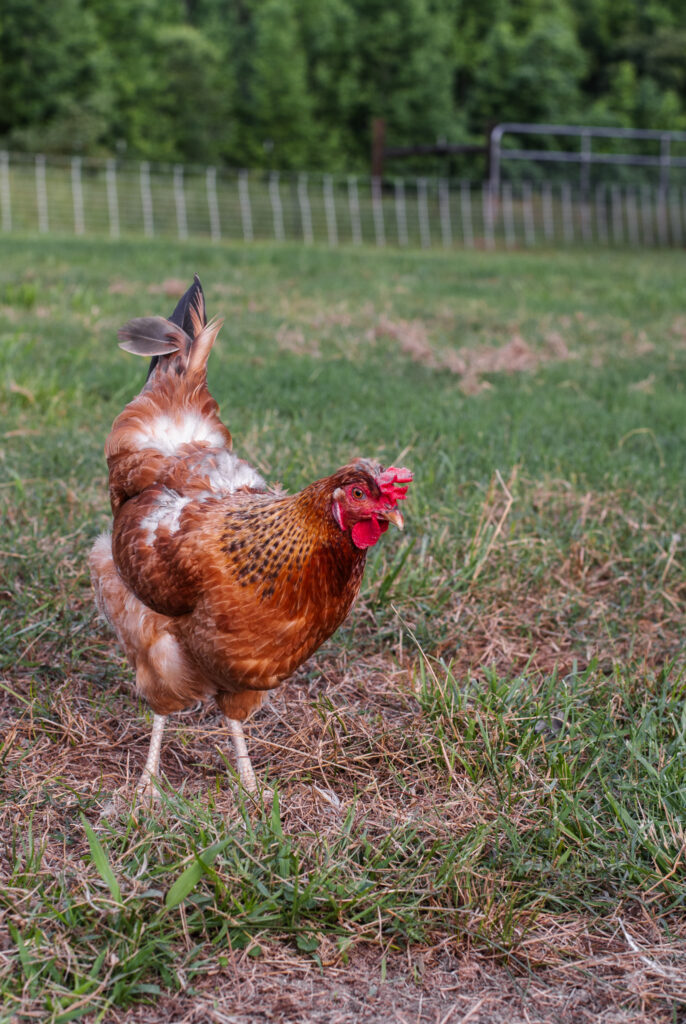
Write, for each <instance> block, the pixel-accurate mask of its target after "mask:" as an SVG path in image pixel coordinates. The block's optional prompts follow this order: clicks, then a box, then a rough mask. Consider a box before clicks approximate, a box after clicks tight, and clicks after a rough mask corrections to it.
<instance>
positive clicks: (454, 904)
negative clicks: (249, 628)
mask: <svg viewBox="0 0 686 1024" xmlns="http://www.w3.org/2000/svg"><path fill="white" fill-rule="evenodd" d="M2 249H3V260H2V271H1V272H0V346H1V348H2V354H3V360H2V365H3V367H4V369H3V371H2V372H3V379H2V385H3V386H2V391H1V392H0V503H1V509H2V517H3V520H2V534H1V536H2V540H1V542H0V558H1V559H2V563H1V572H2V575H1V577H0V637H1V641H0V670H1V671H2V683H1V689H0V716H1V718H2V723H3V730H2V745H1V747H0V765H1V769H0V778H1V779H2V789H3V807H2V812H1V814H0V832H1V835H2V843H1V844H0V857H1V858H2V872H3V879H4V882H3V886H2V889H1V891H0V991H2V994H3V1002H2V1005H3V1009H0V1021H8V1022H9V1021H14V1020H25V1019H26V1020H30V1019H38V1020H49V1021H54V1022H59V1021H68V1020H76V1019H85V1018H88V1019H92V1020H106V1021H122V1020H127V1021H129V1020H145V1021H148V1022H149V1021H156V1020H160V1021H162V1020H169V1019H174V1020H189V1021H190V1020H193V1019H208V1020H217V1021H223V1020H226V1019H229V1018H230V1019H232V1020H240V1021H243V1020H245V1021H248V1020H254V1019H256V1017H255V1013H256V1012H257V1011H256V1009H255V1007H256V1006H257V1005H259V1006H260V1008H261V1009H260V1011H259V1012H260V1013H262V1014H263V1016H262V1017H261V1018H259V1019H264V1020H272V1019H274V1020H277V1019H297V1020H301V1019H308V1020H330V1019H331V1016H330V1013H331V1007H332V1006H333V1007H335V1008H336V1012H337V1013H338V1014H339V1017H338V1018H337V1019H340V1020H341V1021H347V1020H354V1019H364V1020H370V1021H377V1020H393V1019H398V1020H402V1019H407V1020H409V1019H417V1020H427V1021H434V1020H442V1019H444V1018H445V1019H446V1020H447V1019H448V1017H446V1013H448V1012H450V1013H455V1018H454V1019H460V1017H462V1018H464V1016H465V1014H467V1015H468V1016H469V1019H470V1020H472V1021H479V1020H483V1021H498V1020H508V1021H511V1020H515V1019H516V1020H519V1019H522V1020H526V1019H532V1018H533V1019H549V1018H550V1015H551V1014H552V1015H554V1016H556V1017H558V1018H559V1020H561V1021H570V1022H571V1021H574V1022H576V1021H579V1020H584V1019H586V1018H587V1017H588V1019H596V1020H597V1019H601V1020H607V1021H610V1020H612V1021H614V1020H617V1021H619V1020H636V1021H638V1020H651V1021H676V1020H678V1019H680V1015H682V1014H683V1012H684V1010H683V1008H684V1005H686V1004H685V1003H684V992H685V991H686V956H685V953H684V939H685V938H686V932H685V930H684V897H685V890H686V886H685V881H686V878H685V872H684V852H685V835H684V821H685V820H686V805H685V800H686V797H685V794H686V742H685V733H686V717H685V713H684V690H685V688H686V682H685V679H684V671H683V670H684V657H683V640H682V637H683V627H684V599H685V596H686V575H685V572H684V564H683V563H684V542H683V537H682V530H683V508H684V497H685V495H684V480H685V479H686V475H685V473H684V469H685V465H684V462H685V454H684V453H685V452H686V419H685V417H684V414H683V409H684V381H685V376H684V370H685V369H686V314H685V312H684V311H685V310H686V283H685V282H684V279H683V273H682V266H681V263H682V261H681V257H680V254H678V253H668V252H667V253H650V254H648V253H641V254H639V253H629V252H620V251H616V252H608V253H604V254H600V255H599V254H596V255H594V256H591V255H588V254H585V253H583V252H576V253H572V252H567V253H564V254H561V253H552V252H549V253H529V254H523V253H509V254H492V253H491V254H487V253H483V252H473V253H469V254H465V253H451V254H443V253H435V252H434V253H422V254H419V253H409V252H408V253H384V252H381V253H380V252H372V251H370V250H364V249H363V250H355V251H350V250H348V251H345V250H341V251H339V252H330V251H324V250H318V249H307V248H297V247H289V246H281V247H279V246H262V245H255V246H251V247H242V248H241V247H227V246H213V247H209V246H206V247H202V248H200V247H196V246H193V245H190V244H186V245H169V244H164V245H162V244H161V243H153V242H148V243H143V242H140V243H132V242H123V241H122V242H116V243H115V242H110V243H103V242H99V243H96V242H94V241H85V240H47V239H43V240H41V241H40V242H37V241H35V240H33V239H30V238H14V239H11V240H4V241H3V243H2ZM194 271H197V272H198V273H199V274H200V276H201V278H202V280H203V283H204V285H205V288H206V293H207V300H208V308H209V311H210V313H212V314H214V313H219V314H221V315H224V316H225V317H226V323H225V326H224V328H223V331H222V334H221V336H220V342H219V345H218V347H217V350H216V352H215V353H214V354H213V357H212V363H211V370H210V384H211V388H212V390H213V393H214V394H215V396H216V397H217V399H218V400H219V402H220V405H221V407H222V410H223V413H224V417H225V419H226V421H227V422H228V424H229V426H230V427H231V430H232V432H233V433H234V438H235V442H236V445H237V448H238V450H239V451H240V452H241V453H242V454H245V455H246V456H247V457H248V458H250V459H251V460H252V461H253V462H254V463H255V464H256V465H257V466H258V467H259V468H260V470H262V471H263V472H264V473H266V474H267V475H268V476H269V478H270V479H272V480H280V481H282V483H283V484H284V485H285V486H286V487H288V488H289V489H297V488H299V487H300V486H302V485H303V484H305V483H306V482H308V481H310V480H312V479H313V478H315V477H317V476H321V475H324V474H327V473H328V472H330V471H331V470H332V469H334V468H335V467H336V466H337V465H340V464H342V463H343V462H345V461H347V460H348V459H349V458H350V456H351V455H352V454H358V453H360V454H366V455H369V456H377V457H379V458H380V459H382V460H385V461H387V462H390V461H391V460H398V459H400V458H402V462H403V463H404V464H407V465H409V466H411V467H412V468H413V469H414V470H415V473H416V483H415V484H414V485H413V493H412V498H411V501H410V502H408V509H407V515H406V520H407V530H406V533H405V534H404V535H402V536H400V535H395V536H393V537H391V536H390V535H387V536H386V537H385V538H384V541H383V544H381V545H379V546H378V548H377V549H374V551H373V553H372V555H371V558H370V560H369V563H368V568H367V572H366V576H365V582H364V585H363V592H362V595H361V599H360V601H359V602H358V605H357V606H356V608H355V610H354V611H353V613H352V615H351V617H350V618H349V620H348V622H347V623H346V624H345V625H344V626H343V627H342V629H341V630H340V631H339V633H338V634H337V635H336V636H335V637H334V638H333V639H332V640H331V641H330V642H329V643H328V644H326V645H325V647H324V648H322V650H321V651H320V652H319V653H318V654H317V655H316V657H315V658H314V659H313V660H312V661H311V662H310V663H308V664H307V665H306V666H304V667H303V668H302V669H301V670H300V671H299V672H298V673H297V675H296V678H295V679H294V680H293V681H291V682H289V683H288V684H287V685H285V686H284V687H282V688H281V690H280V691H278V692H277V694H275V696H274V698H273V700H272V701H271V702H270V705H269V706H268V707H267V708H265V709H264V710H263V711H261V712H260V713H259V714H258V715H257V716H256V717H255V718H254V719H253V720H252V721H251V723H250V725H249V727H248V732H249V737H248V743H249V747H250V750H251V753H252V754H253V757H254V763H255V766H256V769H257V771H258V774H259V776H260V779H262V780H264V782H265V784H268V785H269V786H270V787H272V789H273V790H274V792H275V797H274V800H273V802H272V803H269V804H268V805H267V806H266V807H264V808H263V807H260V806H258V807H255V806H253V805H252V804H251V803H250V802H247V803H246V802H245V801H243V800H242V798H241V797H240V796H239V795H238V794H237V792H236V787H235V775H234V772H233V761H232V754H231V750H230V744H229V743H228V741H227V738H226V735H225V731H224V729H223V728H222V723H221V721H220V720H219V717H218V715H217V714H216V712H214V711H213V709H211V708H208V709H205V710H203V711H200V712H196V713H193V714H189V715H180V716H178V717H177V718H176V719H175V721H174V724H173V725H172V727H171V728H170V729H169V735H168V737H167V739H166V741H165V745H164V747H163V755H162V759H163V760H162V764H163V769H164V772H165V779H164V780H163V784H162V806H161V808H160V810H159V811H158V812H155V813H149V812H146V811H145V810H144V809H142V808H137V807H135V806H134V805H133V800H132V784H133V780H134V779H135V777H136V775H137V772H138V771H139V769H140V766H141V764H142V762H143V760H144V757H145V747H146V744H147V737H148V729H149V714H148V713H147V712H146V711H145V709H144V707H142V706H141V705H140V703H139V702H138V701H137V699H136V697H135V695H134V694H133V693H132V691H131V689H130V686H129V684H130V680H131V674H130V671H129V670H128V668H127V667H126V666H125V663H124V661H123V658H122V654H121V652H120V651H119V650H118V648H117V646H116V644H115V643H114V641H113V639H112V637H111V635H110V634H109V632H108V631H107V629H106V628H105V627H104V626H103V625H102V623H100V622H99V621H98V620H97V619H96V618H95V616H94V613H93V608H92V600H91V595H90V590H89V583H88V580H87V576H86V571H85V557H86V553H87V550H88V546H89V543H90V542H91V539H92V538H93V537H94V536H95V535H96V534H97V532H98V531H99V530H101V529H103V528H104V527H105V526H106V525H107V522H108V508H107V481H106V471H105V470H106V467H105V465H104V460H103V456H102V445H103V442H104V438H105V435H106V433H107V431H108V429H109V425H110V423H111V421H112V419H113V418H114V416H115V415H116V414H117V412H118V411H119V410H120V409H121V407H122V406H123V404H124V403H125V402H126V401H127V400H128V399H129V397H131V396H132V394H133V393H134V392H135V390H136V389H137V388H138V386H139V385H140V382H141V380H142V376H143V372H144V371H143V366H142V364H140V363H137V362H135V361H134V360H133V359H132V358H131V357H128V356H125V355H124V354H122V353H121V352H120V351H119V350H118V349H117V347H116V344H115V340H114V338H115V332H116V328H117V327H118V326H119V325H120V324H121V323H122V322H123V321H125V320H126V319H128V318H130V317H131V316H135V315H140V314H143V313H156V312H161V313H168V312H169V311H170V310H171V308H172V307H173V304H174V302H175V296H176V295H177V294H178V292H179V289H180V288H182V287H185V285H186V283H187V282H188V281H189V280H190V277H191V274H192V273H193V272H194ZM312 784H314V785H315V786H319V787H328V788H331V789H333V790H334V791H335V792H336V793H337V794H338V796H339V797H340V799H341V803H342V809H341V810H340V812H338V811H336V810H335V809H333V808H331V807H330V806H329V805H327V804H325V803H322V802H320V801H319V800H318V799H317V798H316V791H315V790H314V789H313V788H312ZM113 795H114V798H115V806H116V808H117V810H116V812H115V813H113V812H111V811H110V813H109V814H103V809H105V808H107V806H108V804H109V805H111V804H112V799H113ZM362 989H364V992H365V993H366V995H365V996H364V999H363V1002H362V1003H360V1002H359V1000H360V998H361V997H360V991H361V990H362ZM289 1000H290V1002H289ZM451 1008H452V1009H451ZM589 1008H591V1009H589ZM327 1013H328V1014H329V1016H327ZM194 1014H195V1015H199V1016H194ZM396 1014H399V1016H396ZM517 1014H519V1016H516V1015H517ZM589 1014H590V1016H589ZM279 1015H280V1016H279ZM546 1015H547V1016H546Z"/></svg>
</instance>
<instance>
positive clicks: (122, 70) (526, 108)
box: [0, 0, 686, 171]
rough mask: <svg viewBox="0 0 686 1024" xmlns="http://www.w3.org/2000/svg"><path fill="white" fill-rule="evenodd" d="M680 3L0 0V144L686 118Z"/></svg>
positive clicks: (265, 150)
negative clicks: (382, 124) (378, 122)
mask: <svg viewBox="0 0 686 1024" xmlns="http://www.w3.org/2000/svg"><path fill="white" fill-rule="evenodd" d="M684 53H686V5H685V4H684V3H683V0H650V2H645V0H52V2H47V3H46V0H3V3H2V7H1V9H0V97H2V102H1V103H0V143H1V144H2V146H3V147H5V148H10V149H19V150H27V151H40V152H48V153H50V152H53V153H57V152H59V153H77V154H82V155H92V156H111V155H114V156H121V157H130V158H143V159H149V160H154V161H164V162H166V161H172V162H178V161H181V162H185V163H198V164H206V163H217V164H226V165H231V166H252V167H274V168H283V169H288V168H311V169H325V170H329V171H337V170H355V169H357V170H360V171H364V170H368V168H369V150H370V128H371V122H372V119H373V118H375V117H383V118H384V119H385V121H386V124H387V141H388V143H389V144H391V145H408V144H412V143H427V142H428V143H431V142H435V141H436V140H437V139H444V140H448V141H450V142H474V141H482V140H483V137H484V133H485V131H486V130H487V128H488V127H489V126H490V125H492V124H495V123H496V122H498V121H506V120H507V121H513V120H526V121H539V122H540V121H548V122H564V123H577V124H580V123H583V124H597V125H613V126H614V125H619V126H623V127H641V128H656V127H657V128H662V129H684V128H686V61H684V59H683V55H684Z"/></svg>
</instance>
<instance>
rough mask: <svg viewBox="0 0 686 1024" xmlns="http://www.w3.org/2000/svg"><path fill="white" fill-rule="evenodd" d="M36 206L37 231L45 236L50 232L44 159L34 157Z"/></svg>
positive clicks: (39, 156) (42, 157) (41, 156)
mask: <svg viewBox="0 0 686 1024" xmlns="http://www.w3.org/2000/svg"><path fill="white" fill-rule="evenodd" d="M36 206H37V208H38V230H39V231H40V232H41V234H45V233H46V232H47V231H49V230H50V223H49V221H48V188H47V184H46V181H45V157H44V156H43V155H42V154H41V153H38V154H37V155H36Z"/></svg>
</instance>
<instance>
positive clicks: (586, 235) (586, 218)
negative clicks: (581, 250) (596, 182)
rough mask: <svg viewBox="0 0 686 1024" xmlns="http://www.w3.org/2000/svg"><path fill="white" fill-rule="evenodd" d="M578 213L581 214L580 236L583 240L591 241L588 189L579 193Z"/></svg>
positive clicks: (591, 229)
mask: <svg viewBox="0 0 686 1024" xmlns="http://www.w3.org/2000/svg"><path fill="white" fill-rule="evenodd" d="M579 214H580V216H581V237H582V239H583V240H584V242H592V241H593V228H592V225H591V206H590V200H589V193H588V189H587V190H586V191H585V192H582V193H581V194H580V195H579Z"/></svg>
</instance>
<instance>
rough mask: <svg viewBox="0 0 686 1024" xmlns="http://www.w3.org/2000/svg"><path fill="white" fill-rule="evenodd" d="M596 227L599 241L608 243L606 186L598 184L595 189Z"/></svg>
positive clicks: (604, 243)
mask: <svg viewBox="0 0 686 1024" xmlns="http://www.w3.org/2000/svg"><path fill="white" fill-rule="evenodd" d="M595 227H596V233H597V235H598V241H599V242H602V243H603V245H607V243H608V233H607V206H606V204H605V186H604V185H596V190H595Z"/></svg>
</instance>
